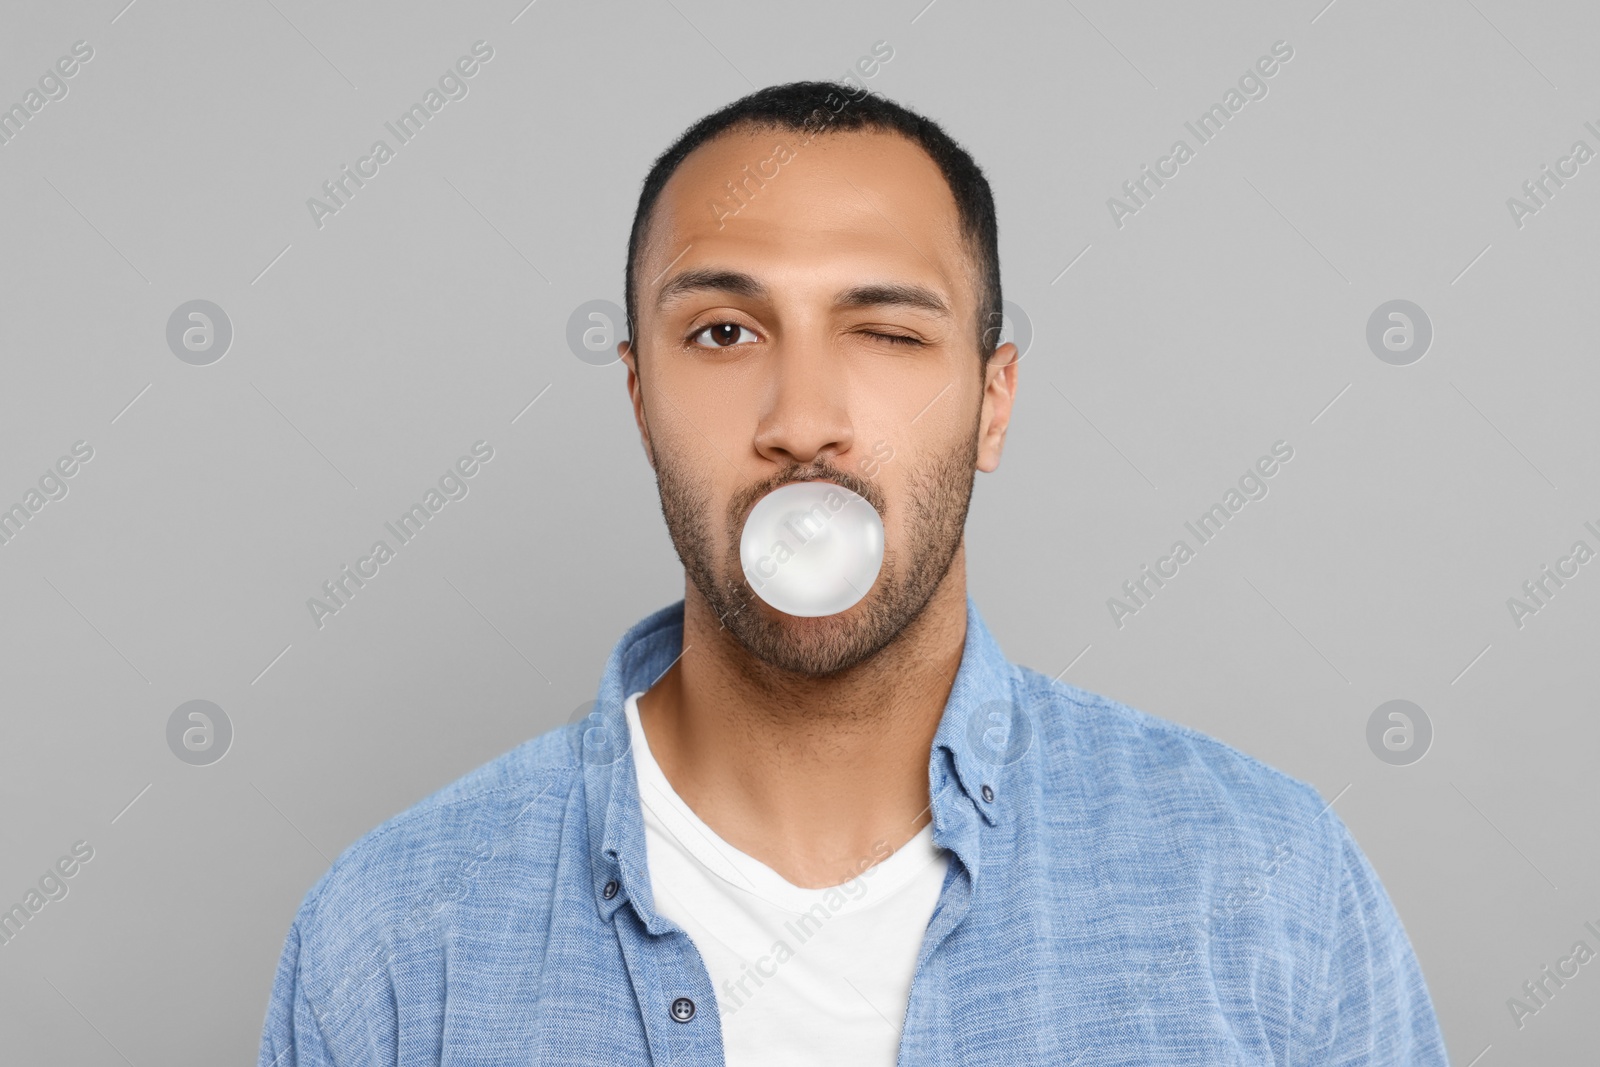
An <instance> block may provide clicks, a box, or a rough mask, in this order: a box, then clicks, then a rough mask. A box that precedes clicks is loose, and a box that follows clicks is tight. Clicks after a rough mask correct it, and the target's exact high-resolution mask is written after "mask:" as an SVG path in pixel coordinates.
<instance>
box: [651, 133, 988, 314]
mask: <svg viewBox="0 0 1600 1067" xmlns="http://www.w3.org/2000/svg"><path fill="white" fill-rule="evenodd" d="M807 136H808V135H807V134H806V133H804V132H802V131H799V130H787V129H765V128H751V127H735V128H733V129H731V130H728V131H724V133H722V134H720V135H718V136H717V137H715V138H713V139H712V140H710V141H708V142H706V143H705V144H703V145H701V146H699V147H698V148H696V149H695V150H694V151H693V152H691V153H690V154H689V155H688V156H687V157H685V159H684V161H683V163H682V164H681V165H680V166H679V168H678V170H677V171H676V172H675V173H674V174H673V175H672V177H671V178H670V179H669V180H668V182H667V184H666V186H665V187H664V188H663V189H662V193H661V197H660V199H659V200H658V201H657V204H656V210H655V211H654V212H653V213H652V215H653V217H652V220H651V223H650V227H649V230H650V232H649V234H648V235H647V238H646V241H645V244H644V248H643V253H644V254H643V256H642V257H641V263H640V266H641V268H642V270H641V277H642V280H643V282H644V291H643V292H641V294H640V295H641V297H643V298H645V299H646V300H647V301H648V302H649V303H651V304H655V303H657V302H658V301H660V302H670V301H671V300H672V299H673V298H674V297H676V296H680V295H681V294H682V293H683V292H685V291H687V290H689V289H693V288H700V289H705V288H708V287H709V286H707V285H706V284H704V282H705V278H704V277H703V275H704V273H705V272H703V271H696V272H691V270H690V268H695V267H698V266H700V265H702V264H709V263H711V262H718V263H729V264H731V263H733V262H735V261H738V260H741V259H743V260H747V261H748V260H749V258H750V257H751V255H752V254H755V256H756V257H757V258H759V257H760V256H762V255H765V254H767V253H769V252H777V251H779V250H782V251H784V252H788V253H791V254H796V255H803V254H810V255H812V256H815V257H819V258H822V259H826V258H828V257H830V256H831V255H838V254H840V253H841V252H843V251H845V250H846V249H852V250H855V251H870V250H872V249H877V250H879V251H880V252H885V253H888V254H889V255H890V256H898V257H900V258H903V259H905V260H907V261H908V263H909V264H910V265H912V267H913V269H920V270H923V271H928V272H930V273H931V274H933V275H935V276H937V277H938V278H940V279H942V280H944V281H945V282H946V285H947V286H948V287H951V288H960V287H961V286H960V281H959V280H958V278H959V277H960V275H961V274H964V273H965V272H966V271H968V270H969V269H970V264H968V263H967V262H966V260H967V258H968V257H967V255H966V249H965V247H964V244H965V243H964V241H963V239H962V235H961V229H960V223H959V216H958V212H957V209H956V204H955V198H954V196H953V195H952V194H951V192H950V188H949V185H948V183H947V182H946V181H945V179H944V175H943V174H942V172H941V171H940V170H939V168H938V165H937V164H935V163H934V161H933V160H932V158H931V157H929V155H928V154H927V152H926V151H924V150H923V148H922V147H921V146H920V145H918V144H917V143H916V142H914V141H912V140H910V139H909V138H907V137H904V136H903V135H900V134H898V133H895V132H892V131H879V130H849V131H839V132H829V133H824V134H821V135H811V139H810V141H809V143H805V144H802V143H801V142H802V141H804V140H805V138H806V137H807ZM723 273H724V274H727V273H728V272H726V271H724V272H723ZM748 273H755V274H758V273H759V271H751V272H748ZM723 281H725V282H728V283H729V284H726V285H724V286H722V288H723V289H724V290H725V291H729V292H735V293H741V294H742V295H749V296H756V295H757V294H756V293H755V292H754V291H753V290H754V288H755V287H754V286H752V285H750V284H749V283H748V282H745V281H741V280H739V279H737V278H731V277H724V278H723ZM657 286H663V289H662V291H660V292H659V293H658V294H656V295H655V297H654V298H651V297H650V296H648V295H647V294H649V292H650V290H651V289H654V288H656V287H657ZM669 289H670V291H669ZM905 295H907V296H908V297H909V300H908V302H909V303H916V302H919V295H920V294H905ZM952 296H953V297H955V298H956V299H960V295H959V294H954V293H952ZM845 299H848V298H845ZM921 302H922V303H924V304H931V303H934V302H937V303H944V301H942V300H938V299H937V298H936V299H935V300H934V301H925V300H924V301H921ZM930 309H931V308H930Z"/></svg>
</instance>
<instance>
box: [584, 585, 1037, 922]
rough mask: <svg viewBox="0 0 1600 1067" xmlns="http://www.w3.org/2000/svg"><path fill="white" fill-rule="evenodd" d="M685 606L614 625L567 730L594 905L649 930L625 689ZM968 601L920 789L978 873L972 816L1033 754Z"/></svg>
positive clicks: (676, 628) (651, 912) (675, 644)
mask: <svg viewBox="0 0 1600 1067" xmlns="http://www.w3.org/2000/svg"><path fill="white" fill-rule="evenodd" d="M683 607H684V602H683V601H682V600H679V601H677V602H676V603H674V604H670V605H668V606H667V607H664V608H661V609H660V610H658V611H655V612H653V613H651V614H650V615H647V616H645V617H644V618H643V619H640V620H639V621H638V622H636V623H634V624H633V625H632V626H631V627H629V628H628V630H627V632H625V633H624V634H623V635H622V637H621V638H620V639H619V640H618V641H617V643H616V645H615V646H614V647H613V648H612V650H611V655H610V657H609V658H608V659H607V660H606V666H605V670H604V672H603V673H602V675H601V679H600V692H599V696H598V697H597V699H596V702H595V707H594V710H593V711H592V712H591V713H590V714H589V716H588V717H587V718H586V719H584V720H582V721H581V722H580V723H578V724H576V726H575V727H574V728H573V737H572V740H573V744H574V747H575V749H576V751H577V753H578V756H579V758H580V760H581V761H582V767H583V775H584V792H585V807H586V809H587V817H588V825H589V841H590V866H591V870H592V874H593V879H592V880H593V889H594V894H595V903H596V906H597V907H598V908H599V909H600V913H601V915H602V916H603V917H604V918H606V919H609V918H610V917H611V915H612V914H613V913H614V912H615V911H616V909H617V908H618V907H620V906H621V905H622V904H623V903H624V901H625V900H631V901H632V902H633V904H634V907H635V910H636V911H638V913H639V915H640V918H641V919H642V920H643V921H644V923H645V927H646V929H648V930H649V931H650V932H651V933H653V934H659V933H662V932H665V931H666V930H667V929H668V928H669V927H668V925H667V923H666V920H664V919H662V918H661V917H660V916H658V915H657V914H656V913H655V904H654V896H653V894H652V893H651V889H650V878H649V873H648V870H647V868H646V865H645V842H644V817H643V814H642V811H641V809H640V803H639V785H638V774H637V772H636V771H635V769H634V763H633V753H632V752H631V751H629V748H630V740H629V734H628V723H627V718H626V715H625V713H624V711H623V705H624V704H625V703H626V701H627V699H628V696H629V694H632V693H637V692H640V691H641V690H648V689H649V688H650V687H651V686H652V685H654V684H655V682H656V680H657V679H659V678H660V677H661V675H662V674H664V673H666V671H667V669H668V668H669V667H671V666H672V664H673V663H674V662H675V661H676V660H677V658H678V656H679V655H680V654H681V653H682V650H683ZM966 610H967V633H966V640H965V643H964V645H963V647H962V652H961V665H960V667H959V668H958V669H957V670H956V676H955V681H954V682H953V683H952V685H951V687H950V696H949V699H948V700H947V701H946V702H945V709H944V712H943V714H942V715H941V717H940V719H939V726H938V729H937V730H936V731H935V732H934V737H933V746H932V750H931V751H930V753H929V759H928V792H929V796H930V797H931V798H932V804H931V807H932V809H933V812H932V813H933V824H934V843H935V844H936V845H938V846H940V847H942V848H948V849H950V850H951V851H952V852H953V853H955V854H956V856H957V857H958V858H959V859H960V860H961V862H962V863H963V864H964V865H965V866H966V868H967V870H968V872H969V874H971V875H972V876H973V877H974V878H976V876H977V871H978V846H979V824H980V821H981V822H982V823H984V824H987V825H988V826H996V825H998V824H999V823H1000V822H1001V821H1002V819H1003V818H1004V817H1006V815H1007V813H1013V814H1014V812H1015V808H1014V806H1012V805H1011V804H1010V803H1009V802H1008V797H1009V796H1010V795H1011V787H1012V785H1013V784H1014V783H1016V782H1017V775H1018V769H1019V768H1020V767H1022V766H1025V765H1029V764H1030V763H1031V761H1029V760H1026V759H1025V757H1027V756H1029V755H1030V753H1031V749H1032V747H1033V738H1034V733H1035V731H1034V726H1033V722H1032V718H1031V715H1030V714H1029V712H1028V709H1027V708H1026V707H1024V706H1023V704H1022V703H1021V701H1020V700H1019V699H1018V694H1019V693H1020V692H1021V687H1020V686H1017V685H1015V684H1014V683H1015V678H1014V674H1015V668H1014V667H1013V666H1012V664H1011V663H1010V662H1009V661H1008V660H1007V659H1006V658H1005V655H1004V654H1003V653H1002V652H1001V650H1000V646H999V645H998V644H997V643H996V642H995V640H994V637H993V635H992V634H990V632H989V628H988V627H987V626H986V625H984V622H983V618H982V616H981V615H979V613H978V609H977V606H976V605H975V604H974V603H973V601H972V596H971V594H968V595H967V598H966ZM608 892H609V895H608Z"/></svg>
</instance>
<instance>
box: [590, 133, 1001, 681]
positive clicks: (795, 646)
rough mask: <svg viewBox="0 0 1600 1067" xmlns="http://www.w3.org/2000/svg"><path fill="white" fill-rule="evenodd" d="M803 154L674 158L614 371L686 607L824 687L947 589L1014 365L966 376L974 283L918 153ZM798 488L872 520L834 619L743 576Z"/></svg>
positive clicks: (743, 146)
mask: <svg viewBox="0 0 1600 1067" xmlns="http://www.w3.org/2000/svg"><path fill="white" fill-rule="evenodd" d="M802 137H803V135H802V134H800V133H797V132H793V131H759V132H753V131H748V130H733V131H729V132H727V133H725V134H723V135H722V136H720V137H718V138H716V139H714V140H713V141H710V142H708V143H706V144H704V145H702V146H700V147H699V148H698V149H696V150H695V151H694V152H693V153H691V154H690V155H689V156H688V158H686V159H685V160H684V162H683V163H682V165H680V167H679V168H678V170H677V171H676V173H674V174H673V176H672V178H671V179H670V180H669V181H668V183H667V185H666V186H665V188H664V189H663V190H662V194H661V197H660V199H659V200H658V201H657V204H656V207H655V213H654V215H653V217H652V220H651V225H650V228H649V232H648V235H647V238H646V241H645V242H644V244H643V246H642V249H641V252H640V256H639V261H638V264H637V269H636V278H637V279H638V280H637V282H636V284H637V286H638V291H637V292H636V294H635V298H636V300H637V308H638V311H637V320H638V321H637V322H636V324H635V325H636V330H637V337H636V338H635V341H636V344H637V349H638V352H637V353H636V352H634V351H632V350H630V349H629V348H628V346H627V343H626V342H624V343H622V344H620V345H619V346H618V353H619V354H620V355H621V356H622V357H623V359H624V361H625V362H626V364H627V366H628V389H629V393H630V395H631V396H632V398H633V404H634V414H635V417H636V419H637V420H638V423H639V428H640V433H641V435H642V436H643V439H644V445H645V450H646V454H647V456H649V458H650V462H651V464H652V466H654V468H655V471H656V479H657V484H658V486H659V489H660V492H661V507H662V512H663V513H664V515H665V517H666V521H667V528H668V530H669V531H670V533H671V535H672V540H673V544H674V545H675V546H676V548H677V551H678V555H679V557H680V558H681V559H682V561H683V565H684V569H685V571H686V572H687V574H688V575H689V578H690V580H691V581H692V582H693V583H694V586H695V588H696V589H697V590H698V591H699V593H700V594H701V596H703V597H704V598H705V600H706V602H707V603H708V604H709V605H710V606H711V608H712V610H713V612H714V613H715V614H716V615H717V617H718V618H719V619H720V620H721V622H722V625H723V626H725V627H726V628H727V629H728V630H729V631H730V632H731V633H732V634H733V635H734V636H735V638H736V639H737V640H738V641H739V642H740V643H741V644H742V645H743V646H744V648H745V649H746V650H748V651H749V652H750V653H751V655H753V656H755V657H756V658H758V659H760V660H762V661H764V662H766V663H768V664H770V665H772V666H774V667H778V668H781V669H783V670H787V671H793V672H796V673H800V674H805V675H825V674H830V673H833V672H836V671H840V670H844V669H846V668H849V667H851V666H854V665H855V664H857V663H859V662H861V661H862V660H865V659H866V658H868V657H870V656H872V655H873V654H874V653H876V652H877V651H878V650H880V649H881V648H883V647H884V646H885V645H887V644H888V643H889V642H890V641H892V640H893V639H894V637H895V636H896V635H897V634H899V633H900V632H901V631H902V630H903V629H905V627H906V626H907V625H908V624H909V623H910V622H912V621H913V620H914V619H916V617H917V616H918V614H919V613H920V612H921V611H922V609H923V607H924V606H925V605H926V604H927V602H928V600H929V598H930V597H931V596H932V595H933V593H934V591H935V590H936V589H937V588H938V586H939V583H940V582H941V580H943V578H944V576H945V574H946V572H947V571H948V570H949V568H950V565H951V562H952V560H953V559H954V558H955V555H956V552H957V550H958V549H959V548H960V546H961V541H962V531H963V528H964V526H965V523H966V513H967V505H968V502H969V500H970V498H971V493H972V483H973V476H974V471H975V470H984V471H992V470H994V469H995V468H996V467H997V466H998V465H999V461H1000V450H1001V447H1002V445H1003V443H1004V435H1005V428H1006V423H1007V420H1008V419H1009V416H1010V407H1011V397H1012V393H1013V391H1014V389H1015V382H1016V349H1015V347H1014V346H1012V345H1009V344H1007V345H1005V346H1002V348H1001V350H1000V351H999V352H998V353H996V354H995V356H994V358H993V360H992V361H991V364H990V366H989V368H988V370H987V371H986V373H985V374H984V376H983V377H981V378H980V375H979V369H978V353H977V351H976V350H975V337H976V334H977V329H976V322H977V315H978V310H977V299H978V288H977V275H976V271H975V266H974V263H973V261H972V260H971V258H970V256H969V254H968V251H967V248H966V246H965V245H964V243H963V241H962V238H961V235H960V231H959V228H958V216H957V213H956V205H955V200H954V198H953V197H952V196H951V193H950V190H949V187H948V186H947V185H946V184H945V181H944V178H943V176H942V175H941V174H940V172H939V169H938V167H937V166H936V165H935V164H934V162H933V161H932V160H931V159H930V158H929V157H928V156H927V154H926V153H925V152H923V150H922V149H921V148H920V147H918V146H917V145H915V144H914V143H913V142H911V141H909V140H907V139H905V138H902V137H900V136H898V135H894V134H887V133H879V132H848V133H826V134H823V135H821V136H818V137H814V138H813V139H812V140H811V141H810V143H809V144H806V145H804V146H802V145H801V143H800V142H801V140H802ZM780 145H783V146H785V148H783V149H782V150H778V146H780ZM769 160H770V162H767V161H769ZM758 164H760V166H759V167H758V166H757V165H758ZM747 165H748V167H749V170H748V171H745V169H744V168H746V166H747ZM747 174H749V175H757V176H758V180H759V183H760V184H759V185H758V180H757V179H751V178H748V177H747ZM729 182H732V183H733V185H734V186H735V187H736V188H738V190H739V196H740V198H741V199H742V201H743V203H742V205H741V203H740V201H739V200H735V199H733V198H731V197H730V196H729V190H728V185H727V183H729ZM713 204H715V205H717V206H716V208H715V209H713V207H712V205H713ZM895 338H900V339H901V340H896V339H895ZM641 354H642V356H641ZM641 363H642V366H641ZM802 480H824V481H831V482H835V483H837V484H839V485H842V486H844V487H845V488H847V489H850V490H852V491H854V492H856V493H858V494H860V495H861V496H863V497H865V498H866V499H867V500H868V501H869V502H870V503H871V504H872V505H873V506H874V507H876V508H877V510H878V514H879V515H880V516H881V517H882V519H883V525H884V541H885V544H884V561H883V567H882V570H881V571H880V572H879V575H878V579H877V581H876V583H875V584H874V585H873V586H872V588H871V589H870V590H869V591H868V592H867V594H866V596H865V597H864V598H863V599H862V600H861V601H860V602H859V603H857V604H856V605H854V606H853V607H851V608H849V609H847V610H845V611H843V612H840V613H838V614H836V615H830V616H824V617H820V618H802V617H797V616H792V615H788V614H785V613H783V612H780V611H778V610H777V609H775V608H773V607H771V606H770V605H768V604H767V603H766V602H765V601H763V600H761V599H760V598H759V597H758V596H757V595H756V594H755V592H754V590H753V589H752V588H751V585H750V583H749V581H748V579H747V578H746V577H745V574H744V572H743V569H742V567H741V565H740V559H739V539H740V534H741V531H742V530H743V528H744V521H745V518H746V516H747V515H748V514H749V512H750V509H751V508H752V507H753V506H754V505H755V503H756V501H758V500H759V499H760V498H761V497H763V496H764V495H766V493H767V492H769V491H770V490H772V489H774V488H776V487H777V486H779V485H783V484H787V483H789V482H792V481H802Z"/></svg>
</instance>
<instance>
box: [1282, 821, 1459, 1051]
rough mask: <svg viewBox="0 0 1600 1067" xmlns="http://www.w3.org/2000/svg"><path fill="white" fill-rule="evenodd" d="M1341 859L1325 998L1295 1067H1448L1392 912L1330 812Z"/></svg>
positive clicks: (1313, 1014) (1417, 970) (1311, 1015)
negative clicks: (1333, 820)
mask: <svg viewBox="0 0 1600 1067" xmlns="http://www.w3.org/2000/svg"><path fill="white" fill-rule="evenodd" d="M1328 815H1329V816H1332V817H1333V818H1334V819H1335V825H1336V826H1337V828H1338V829H1337V845H1336V849H1337V851H1338V852H1339V853H1340V854H1341V862H1340V875H1339V889H1338V895H1337V899H1336V900H1335V901H1334V904H1333V916H1332V919H1333V924H1332V930H1331V932H1330V944H1329V961H1328V971H1327V976H1326V980H1325V983H1324V985H1323V989H1324V994H1323V996H1321V997H1320V998H1318V1003H1316V1004H1313V1005H1311V1006H1310V1008H1311V1010H1310V1011H1309V1012H1308V1013H1307V1015H1308V1019H1309V1021H1310V1022H1311V1031H1310V1032H1309V1033H1303V1034H1302V1035H1301V1036H1302V1038H1303V1039H1304V1041H1305V1044H1307V1045H1309V1046H1310V1047H1309V1048H1308V1049H1307V1050H1306V1052H1305V1053H1302V1054H1299V1055H1295V1056H1293V1057H1292V1062H1293V1063H1295V1064H1296V1065H1305V1067H1309V1065H1312V1064H1316V1065H1321V1067H1357V1065H1360V1067H1366V1065H1376V1064H1384V1065H1386V1067H1387V1065H1392V1067H1448V1065H1449V1060H1448V1058H1447V1056H1446V1052H1445V1045H1444V1037H1443V1035H1442V1034H1441V1033H1440V1030H1439V1021H1438V1019H1437V1017H1436V1016H1435V1015H1434V1010H1433V1001H1432V999H1431V998H1430V997H1429V995H1428V987H1427V983H1426V982H1425V981H1424V980H1423V977H1422V968H1421V966H1420V965H1419V964H1418V962H1417V957H1416V954H1415V952H1413V951H1412V948H1411V942H1410V940H1409V939H1408V938H1407V937H1406V933H1405V929H1404V928H1403V927H1402V926H1401V923H1400V917H1399V916H1398V915H1397V914H1396V913H1395V910H1394V905H1393V904H1392V903H1391V902H1390V900H1389V896H1388V894H1387V893H1385V892H1384V889H1383V885H1382V884H1381V883H1380V882H1379V881H1378V875H1377V872H1375V871H1374V870H1373V869H1372V865H1371V864H1370V863H1369V862H1368V861H1367V858H1366V856H1365V855H1364V854H1363V853H1362V851H1361V849H1360V847H1359V846H1358V845H1357V844H1356V842H1355V839H1354V838H1353V837H1351V835H1350V831H1349V829H1348V828H1346V827H1345V825H1344V823H1343V822H1342V821H1339V820H1338V818H1337V816H1335V815H1334V814H1333V812H1332V811H1331V810H1330V811H1329V812H1328Z"/></svg>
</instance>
